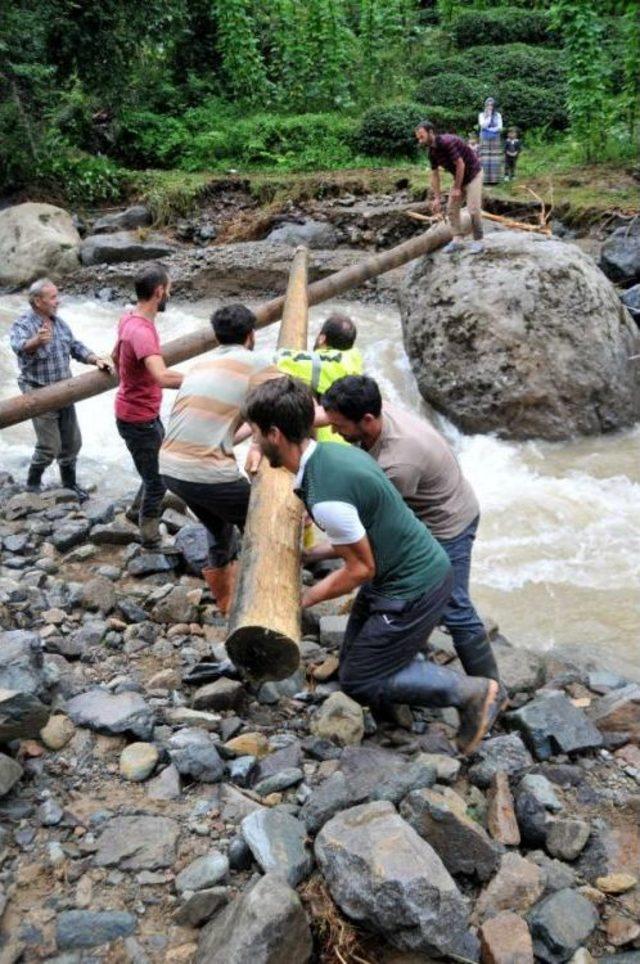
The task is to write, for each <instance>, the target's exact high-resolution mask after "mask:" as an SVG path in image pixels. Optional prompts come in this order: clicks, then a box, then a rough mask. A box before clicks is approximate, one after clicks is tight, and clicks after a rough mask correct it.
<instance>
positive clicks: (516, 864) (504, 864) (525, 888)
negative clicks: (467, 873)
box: [475, 852, 545, 920]
mask: <svg viewBox="0 0 640 964" xmlns="http://www.w3.org/2000/svg"><path fill="white" fill-rule="evenodd" d="M544 888H545V875H544V873H543V871H542V870H541V869H540V867H538V866H537V864H535V863H533V862H532V861H530V860H526V859H525V858H524V857H521V856H520V854H518V853H514V852H509V853H506V854H503V856H502V859H501V861H500V867H499V869H498V872H497V874H496V875H495V877H493V879H492V880H491V881H490V882H489V883H488V884H487V886H486V887H485V888H484V890H483V891H482V893H481V894H480V897H479V898H478V901H477V904H476V909H475V912H476V914H477V915H478V916H479V918H480V919H481V920H482V919H484V918H485V917H492V916H493V915H494V914H496V913H499V912H500V911H505V910H510V911H517V912H519V913H523V912H524V911H526V910H528V909H529V908H530V907H533V905H534V904H535V903H537V901H538V900H539V899H540V897H542V894H543V893H544Z"/></svg>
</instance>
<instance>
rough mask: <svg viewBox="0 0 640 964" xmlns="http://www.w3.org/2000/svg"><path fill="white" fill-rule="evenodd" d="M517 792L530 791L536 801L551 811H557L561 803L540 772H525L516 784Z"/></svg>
mask: <svg viewBox="0 0 640 964" xmlns="http://www.w3.org/2000/svg"><path fill="white" fill-rule="evenodd" d="M518 792H525V793H530V794H531V796H532V797H534V798H535V800H536V801H537V803H539V804H540V806H541V807H544V808H545V810H549V811H550V812H551V813H559V811H560V810H562V803H561V801H560V799H559V797H558V794H557V793H556V791H555V790H554V788H553V787H552V785H551V783H550V782H549V780H547V778H546V777H545V776H543V775H542V774H541V773H527V774H525V776H524V777H523V778H522V780H521V781H520V783H519V784H518Z"/></svg>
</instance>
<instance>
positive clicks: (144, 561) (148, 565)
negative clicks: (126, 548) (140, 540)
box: [127, 552, 179, 577]
mask: <svg viewBox="0 0 640 964" xmlns="http://www.w3.org/2000/svg"><path fill="white" fill-rule="evenodd" d="M178 565H179V563H178V559H177V557H176V556H165V555H164V554H163V553H161V552H143V553H141V554H140V555H139V556H136V557H135V558H134V559H131V560H130V561H129V562H128V563H127V571H128V572H129V574H130V575H131V576H139V577H144V576H153V575H154V574H155V573H167V572H172V571H173V570H174V569H176V568H177V567H178Z"/></svg>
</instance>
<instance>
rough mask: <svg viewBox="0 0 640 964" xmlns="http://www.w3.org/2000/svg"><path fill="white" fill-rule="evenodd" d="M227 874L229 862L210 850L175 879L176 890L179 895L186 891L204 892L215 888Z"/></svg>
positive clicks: (223, 856) (215, 851)
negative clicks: (209, 888)
mask: <svg viewBox="0 0 640 964" xmlns="http://www.w3.org/2000/svg"><path fill="white" fill-rule="evenodd" d="M228 873H229V861H228V859H227V857H225V855H224V854H221V853H220V852H219V851H218V850H212V851H211V852H210V853H208V854H205V855H204V856H203V857H197V858H196V859H195V860H194V861H193V862H192V863H190V864H189V865H188V866H187V867H185V868H184V870H181V871H180V873H179V874H178V876H177V877H176V890H177V891H178V893H180V894H184V893H185V892H186V891H197V890H206V889H207V888H208V887H215V885H216V884H218V883H220V881H221V880H224V878H225V877H226V876H227V874H228Z"/></svg>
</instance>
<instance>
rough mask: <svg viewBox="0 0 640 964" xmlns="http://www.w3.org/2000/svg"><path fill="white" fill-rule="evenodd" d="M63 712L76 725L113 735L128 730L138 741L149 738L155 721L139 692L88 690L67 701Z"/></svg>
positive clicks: (150, 709) (152, 713)
mask: <svg viewBox="0 0 640 964" xmlns="http://www.w3.org/2000/svg"><path fill="white" fill-rule="evenodd" d="M67 713H68V715H69V717H70V718H71V720H72V721H73V722H74V723H75V724H76V725H78V726H86V727H89V729H92V730H104V731H105V732H107V733H114V734H118V733H126V732H131V733H133V734H134V735H135V736H138V737H140V739H142V740H146V739H148V738H149V737H151V735H152V733H153V726H154V723H155V714H154V712H153V709H152V708H151V707H150V706H149V705H148V704H147V703H146V702H145V701H144V699H143V698H142V696H140V694H139V693H131V692H125V693H118V694H112V693H109V692H107V691H106V690H103V689H93V690H89V691H88V692H86V693H82V694H80V695H79V696H74V697H73V699H71V700H69V702H68V703H67Z"/></svg>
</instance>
